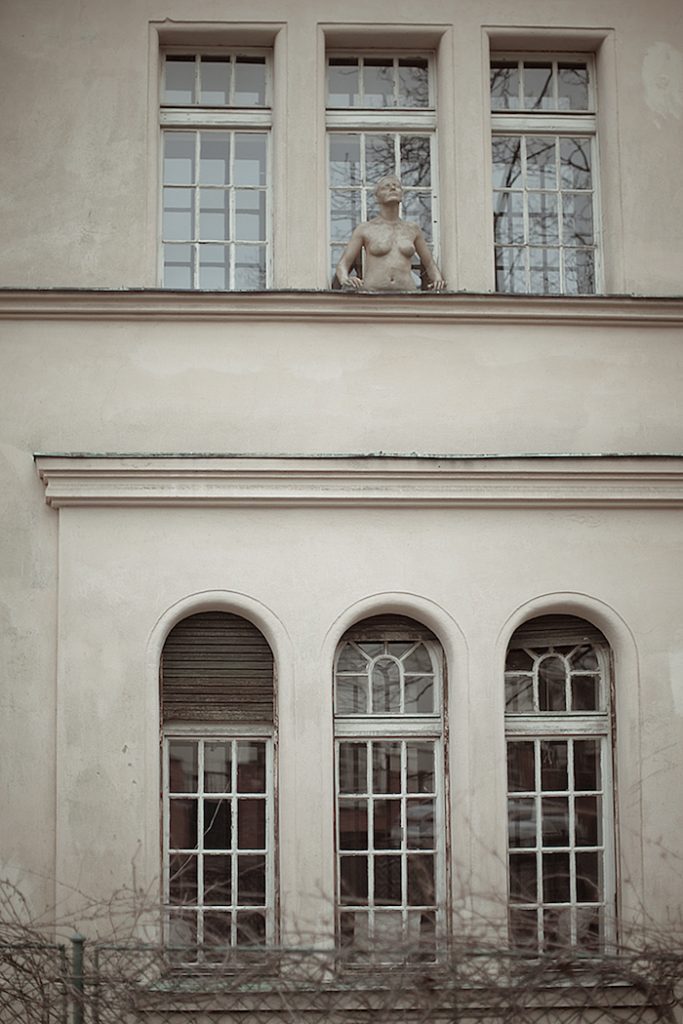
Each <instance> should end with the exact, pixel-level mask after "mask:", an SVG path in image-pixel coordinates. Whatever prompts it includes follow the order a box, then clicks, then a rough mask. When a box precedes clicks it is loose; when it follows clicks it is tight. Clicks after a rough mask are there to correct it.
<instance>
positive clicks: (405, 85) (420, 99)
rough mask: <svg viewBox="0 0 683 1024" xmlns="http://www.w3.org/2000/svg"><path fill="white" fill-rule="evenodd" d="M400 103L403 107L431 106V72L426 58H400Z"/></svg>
mask: <svg viewBox="0 0 683 1024" xmlns="http://www.w3.org/2000/svg"><path fill="white" fill-rule="evenodd" d="M398 103H399V106H401V107H428V106H429V74H428V63H427V61H426V60H420V59H419V58H411V59H401V60H399V62H398Z"/></svg>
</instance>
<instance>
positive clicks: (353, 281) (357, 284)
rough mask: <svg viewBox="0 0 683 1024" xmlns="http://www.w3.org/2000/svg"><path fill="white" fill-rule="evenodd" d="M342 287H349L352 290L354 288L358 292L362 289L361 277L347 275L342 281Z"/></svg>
mask: <svg viewBox="0 0 683 1024" xmlns="http://www.w3.org/2000/svg"><path fill="white" fill-rule="evenodd" d="M342 288H347V289H348V288H351V289H352V290H353V289H355V290H356V291H357V292H359V291H361V290H362V289H363V278H362V277H350V276H349V277H347V278H346V280H345V281H343V282H342Z"/></svg>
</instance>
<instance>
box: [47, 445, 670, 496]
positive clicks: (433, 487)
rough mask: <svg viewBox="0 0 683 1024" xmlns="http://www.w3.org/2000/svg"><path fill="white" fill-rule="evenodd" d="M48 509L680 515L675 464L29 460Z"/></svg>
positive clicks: (633, 461)
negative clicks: (651, 510) (650, 510)
mask: <svg viewBox="0 0 683 1024" xmlns="http://www.w3.org/2000/svg"><path fill="white" fill-rule="evenodd" d="M36 466H37V470H38V473H39V475H40V478H41V479H42V480H43V482H44V484H45V499H46V501H47V503H48V505H51V506H52V507H53V508H65V507H69V506H78V507H87V506H89V507H111V506H124V507H144V506H149V507H163V506H166V507H176V508H182V507H192V506H202V507H221V508H229V507H232V508H256V507H262V508H269V507H270V508H281V507H291V508H311V507H317V506H321V507H328V508H330V507H340V508H342V507H343V508H393V509H401V508H432V509H439V508H504V509H505V508H567V509H572V508H581V509H586V508H644V507H659V508H681V507H683V459H681V458H678V459H677V458H674V457H671V458H642V459H635V458H634V459H617V458H612V459H610V458H605V459H597V460H587V461H582V460H577V459H574V458H567V459H564V458H561V457H559V458H555V459H548V460H538V459H524V458H519V459H510V460H506V464H505V466H504V467H503V466H502V465H501V463H500V462H497V461H496V460H487V459H482V460H480V461H476V460H461V461H460V462H458V461H457V460H441V461H439V460H433V459H431V460H430V459H420V458H413V459H401V458H396V459H390V460H384V459H382V458H367V459H362V458H360V459H353V458H346V459H344V458H340V459H334V458H325V459H314V458H311V459H307V458H289V459H277V458H251V459H249V458H213V459H211V458H201V457H197V458H194V459H193V458H191V457H188V456H185V457H182V458H168V457H165V458H148V457H138V458H135V457H129V458H125V457H121V458H115V457H111V458H100V457H88V456H72V457H69V456H46V455H39V456H36Z"/></svg>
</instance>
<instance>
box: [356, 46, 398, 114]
mask: <svg viewBox="0 0 683 1024" xmlns="http://www.w3.org/2000/svg"><path fill="white" fill-rule="evenodd" d="M363 86H364V88H363V106H364V107H393V106H394V76H393V67H392V61H391V59H390V58H386V59H385V58H373V57H367V58H366V59H365V67H364V68H363Z"/></svg>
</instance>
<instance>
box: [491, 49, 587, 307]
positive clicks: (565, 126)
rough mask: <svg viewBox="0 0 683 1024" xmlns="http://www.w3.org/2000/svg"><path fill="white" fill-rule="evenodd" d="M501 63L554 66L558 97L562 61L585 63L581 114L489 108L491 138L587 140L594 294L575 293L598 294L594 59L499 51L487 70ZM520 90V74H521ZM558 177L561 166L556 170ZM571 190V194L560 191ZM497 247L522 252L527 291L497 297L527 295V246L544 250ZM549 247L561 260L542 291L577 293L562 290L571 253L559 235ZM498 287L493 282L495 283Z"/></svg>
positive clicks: (579, 55) (526, 228)
mask: <svg viewBox="0 0 683 1024" xmlns="http://www.w3.org/2000/svg"><path fill="white" fill-rule="evenodd" d="M498 61H505V62H510V63H514V62H517V64H518V65H521V64H523V63H524V62H525V61H526V62H530V63H546V62H547V63H549V64H552V65H553V94H554V96H555V97H556V95H557V65H558V64H564V63H581V64H585V65H586V68H587V70H588V108H587V109H586V110H585V111H581V110H559V109H557V110H523V109H521V108H519V109H513V110H493V109H491V136H492V138H494V137H495V136H499V135H520V136H531V137H538V136H547V137H548V138H555V139H558V138H559V139H561V138H563V137H564V138H566V137H574V136H584V137H586V138H589V139H590V140H591V147H590V149H591V182H592V188H591V192H592V207H593V253H594V264H593V267H594V269H593V273H594V285H595V288H594V291H593V292H589V293H586V292H581V293H578V294H581V295H586V294H591V295H598V294H600V293H601V292H602V291H603V290H604V273H603V262H602V253H603V243H602V220H601V216H600V209H601V204H600V165H599V152H598V137H597V124H598V114H597V91H596V79H595V74H596V71H595V58H594V56H593V54H590V53H555V52H552V53H551V52H544V51H534V52H523V53H521V52H518V51H516V52H509V51H508V52H505V51H502V52H499V51H493V52H491V54H490V61H489V67H490V66H491V65H492V64H494V63H496V62H498ZM520 89H521V76H520ZM558 175H559V168H558ZM500 191H501V190H500V189H497V188H496V186H495V185H494V186H493V188H492V199H493V208H494V212H495V197H496V195H497V194H498V193H499V192H500ZM522 191H523V192H524V193H526V186H525V185H524V186H523V188H522ZM554 191H555V192H556V193H557V194H558V195H561V194H562V192H563V189H562V187H561V183H560V182H559V179H558V188H557V189H556V190H554ZM564 191H571V190H564ZM523 216H524V235H525V238H528V237H529V225H528V213H527V203H526V202H525V203H524V213H523ZM493 246H494V282H495V264H496V257H495V249H496V248H497V244H496V240H495V237H494V239H493ZM500 247H501V248H519V249H520V250H521V251H522V252H523V254H524V268H525V280H526V285H527V287H526V290H525V292H516V293H514V292H500V293H499V294H529V291H530V289H529V284H530V268H529V249H530V248H543V246H542V245H533V244H531V243H530V242H526V243H525V244H524V245H519V246H515V245H507V244H504V243H503V244H501V246H500ZM550 248H557V249H558V250H559V251H560V260H559V275H560V288H559V291H558V292H550V291H548V292H544V293H543V294H547V295H573V294H577V293H573V292H567V291H566V290H565V274H564V258H563V255H562V253H563V251H564V250H565V249H571V248H573V247H571V246H567V245H565V244H563V242H562V237H561V234H560V236H559V239H558V243H557V245H556V246H551V247H550ZM495 284H497V282H495Z"/></svg>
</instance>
